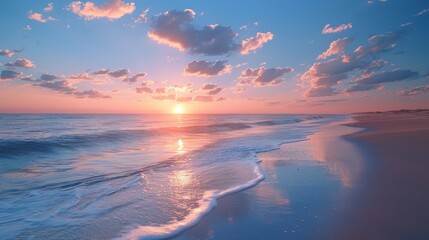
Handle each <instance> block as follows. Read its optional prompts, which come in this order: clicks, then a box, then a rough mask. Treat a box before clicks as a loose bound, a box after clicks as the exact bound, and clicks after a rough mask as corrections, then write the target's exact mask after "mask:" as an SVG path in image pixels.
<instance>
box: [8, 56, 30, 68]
mask: <svg viewBox="0 0 429 240" xmlns="http://www.w3.org/2000/svg"><path fill="white" fill-rule="evenodd" d="M4 66H6V67H9V68H34V67H35V65H34V64H33V63H32V62H31V61H30V60H28V59H26V58H18V59H16V60H15V62H8V63H6V64H4Z"/></svg>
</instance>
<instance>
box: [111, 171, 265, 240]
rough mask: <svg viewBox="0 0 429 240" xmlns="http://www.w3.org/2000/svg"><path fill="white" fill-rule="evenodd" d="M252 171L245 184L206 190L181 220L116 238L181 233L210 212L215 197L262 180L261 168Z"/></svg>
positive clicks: (147, 239) (145, 238) (147, 238)
mask: <svg viewBox="0 0 429 240" xmlns="http://www.w3.org/2000/svg"><path fill="white" fill-rule="evenodd" d="M254 173H255V174H256V178H255V179H252V180H250V181H248V182H247V183H245V184H242V185H239V186H236V187H232V188H229V189H227V190H224V191H208V192H205V194H204V196H203V198H202V199H201V200H200V201H199V204H198V205H199V207H198V208H195V209H193V210H192V211H191V212H190V213H189V215H188V216H186V217H185V219H182V220H181V221H173V222H170V223H168V224H165V225H160V226H140V227H138V228H135V229H132V230H130V231H129V232H127V233H125V234H124V235H122V236H120V237H119V238H118V239H140V240H153V239H163V238H167V237H171V236H174V235H176V234H179V233H181V232H182V231H184V230H185V229H187V228H190V227H192V226H194V225H195V224H197V223H198V222H199V221H200V219H201V218H202V217H203V216H204V215H205V214H207V213H208V212H210V211H211V210H212V209H213V208H214V207H215V206H216V205H217V201H216V200H217V199H218V198H220V197H222V196H225V195H227V194H230V193H234V192H238V191H241V190H244V189H247V188H251V187H253V186H255V185H256V184H258V183H259V182H261V181H262V180H264V178H265V176H264V174H263V173H262V170H261V168H260V167H259V166H258V165H257V166H255V169H254Z"/></svg>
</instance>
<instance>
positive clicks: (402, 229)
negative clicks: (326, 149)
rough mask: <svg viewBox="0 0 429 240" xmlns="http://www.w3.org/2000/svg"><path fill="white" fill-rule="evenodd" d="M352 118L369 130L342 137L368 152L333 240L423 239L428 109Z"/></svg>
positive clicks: (428, 226)
mask: <svg viewBox="0 0 429 240" xmlns="http://www.w3.org/2000/svg"><path fill="white" fill-rule="evenodd" d="M355 119H356V120H357V122H356V123H354V124H352V126H357V127H364V128H369V130H367V131H363V132H359V133H355V134H352V135H349V136H348V137H347V138H349V139H351V140H352V141H353V142H357V143H358V144H359V145H360V146H362V147H365V148H366V149H367V150H368V151H369V152H370V153H371V154H370V156H369V157H370V158H369V159H367V160H366V163H367V167H366V168H365V169H364V171H365V175H364V177H363V178H362V179H361V180H360V182H359V185H358V187H357V189H356V190H355V191H354V192H353V195H352V196H353V200H352V201H351V206H352V207H350V208H347V209H345V210H344V212H343V213H342V214H341V219H340V222H341V225H338V226H340V227H338V228H336V229H335V231H332V232H333V233H334V234H335V235H334V236H335V239H415V240H418V239H422V240H423V239H429V173H428V171H429V111H398V112H387V113H373V114H359V115H357V116H355ZM331 236H332V235H331Z"/></svg>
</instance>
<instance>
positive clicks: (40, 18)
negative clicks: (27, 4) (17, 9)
mask: <svg viewBox="0 0 429 240" xmlns="http://www.w3.org/2000/svg"><path fill="white" fill-rule="evenodd" d="M28 18H29V19H31V20H35V21H38V22H41V23H46V22H49V21H54V20H55V18H53V17H47V18H44V17H43V14H41V13H36V12H32V11H30V12H29V13H28Z"/></svg>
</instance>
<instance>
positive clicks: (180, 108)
mask: <svg viewBox="0 0 429 240" xmlns="http://www.w3.org/2000/svg"><path fill="white" fill-rule="evenodd" d="M174 113H175V114H183V113H184V110H183V106H182V105H176V108H175V109H174Z"/></svg>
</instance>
